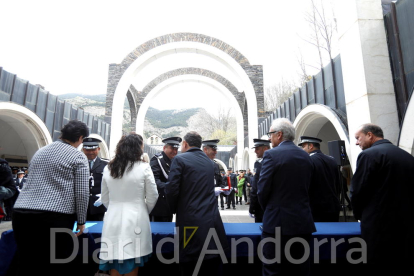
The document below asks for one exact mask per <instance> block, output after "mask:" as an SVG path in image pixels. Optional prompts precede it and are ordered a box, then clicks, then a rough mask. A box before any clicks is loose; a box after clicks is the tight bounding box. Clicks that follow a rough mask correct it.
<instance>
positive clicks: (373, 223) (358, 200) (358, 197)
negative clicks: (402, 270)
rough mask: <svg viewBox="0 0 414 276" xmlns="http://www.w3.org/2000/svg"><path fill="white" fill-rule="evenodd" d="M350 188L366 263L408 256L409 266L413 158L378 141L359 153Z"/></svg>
mask: <svg viewBox="0 0 414 276" xmlns="http://www.w3.org/2000/svg"><path fill="white" fill-rule="evenodd" d="M351 185H352V186H351V203H352V207H353V209H354V215H355V218H356V219H358V220H361V235H362V238H363V239H365V241H366V242H367V249H368V252H367V253H368V254H367V257H368V262H369V261H371V260H373V259H375V260H378V259H380V260H381V258H384V256H385V260H387V261H389V259H390V258H391V257H392V256H393V255H397V256H400V258H401V257H402V256H409V255H411V259H410V260H403V262H405V263H407V264H409V263H411V262H412V260H413V257H414V256H413V253H412V252H413V248H414V244H413V238H412V233H413V229H414V228H413V227H414V201H413V199H412V197H413V195H414V157H413V156H411V155H410V154H409V153H407V152H406V151H404V150H402V149H400V148H398V147H396V146H394V145H393V144H392V143H391V142H390V141H388V140H386V139H383V140H379V141H377V142H375V143H374V144H373V145H372V146H371V147H370V148H368V149H366V150H364V151H362V152H361V153H360V154H359V156H358V159H357V167H356V171H355V174H354V176H353V178H352V184H351ZM387 258H388V259H387ZM401 259H402V258H401ZM411 267H412V266H411ZM407 275H408V274H407Z"/></svg>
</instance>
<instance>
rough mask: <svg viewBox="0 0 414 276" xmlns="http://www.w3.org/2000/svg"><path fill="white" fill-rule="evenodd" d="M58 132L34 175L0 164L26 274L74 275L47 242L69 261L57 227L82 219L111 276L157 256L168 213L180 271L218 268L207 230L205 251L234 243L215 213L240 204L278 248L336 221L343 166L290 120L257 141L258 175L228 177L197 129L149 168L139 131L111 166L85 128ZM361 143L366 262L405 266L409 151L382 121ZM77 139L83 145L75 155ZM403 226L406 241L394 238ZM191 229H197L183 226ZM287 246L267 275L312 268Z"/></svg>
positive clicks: (1, 190) (357, 181)
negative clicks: (158, 231)
mask: <svg viewBox="0 0 414 276" xmlns="http://www.w3.org/2000/svg"><path fill="white" fill-rule="evenodd" d="M61 133H62V135H61V137H60V139H59V140H57V141H56V142H54V143H52V144H50V145H48V146H45V147H43V148H41V149H40V150H38V151H37V152H36V154H35V155H34V156H33V158H32V160H31V162H30V166H29V172H30V175H29V176H28V177H25V176H24V174H23V172H22V171H16V172H15V174H16V177H15V178H13V175H12V174H13V173H12V170H11V169H12V168H10V167H9V166H8V163H7V161H6V160H3V159H0V174H1V178H0V180H1V183H0V202H2V203H4V202H5V201H7V200H10V199H11V200H14V201H15V202H13V203H14V209H13V210H12V212H10V210H9V213H12V224H13V229H14V236H15V240H16V244H17V249H18V258H19V261H20V264H21V265H19V272H18V273H19V275H28V274H30V273H31V272H32V269H33V267H41V268H42V274H43V275H64V274H67V275H70V274H73V273H74V272H73V271H71V266H70V263H68V264H62V263H54V262H51V259H50V254H51V252H50V248H51V246H52V247H54V248H55V249H54V250H55V251H54V252H55V254H56V258H61V259H62V258H63V259H64V258H67V256H69V255H70V254H71V252H72V251H73V240H72V237H70V236H69V235H67V234H66V235H65V234H64V233H61V234H60V235H59V234H58V235H57V236H56V239H55V240H54V241H53V242H52V241H51V229H55V228H64V229H68V230H72V229H73V228H74V226H75V223H76V229H77V232H76V235H77V236H80V235H81V234H82V233H83V231H84V230H85V222H86V221H87V220H88V221H100V220H103V230H102V240H105V243H102V245H101V254H100V259H101V261H100V264H99V268H100V270H101V271H109V272H110V274H111V275H121V274H124V275H137V274H138V270H139V267H142V266H144V265H145V263H146V262H148V260H150V258H151V256H152V252H153V248H152V240H151V225H150V221H153V222H171V221H172V219H173V214H175V215H176V220H175V225H176V227H177V233H176V234H177V235H178V237H179V240H180V241H186V242H180V243H179V267H180V271H181V274H182V275H193V272H194V271H195V270H196V271H197V272H198V275H214V274H217V271H218V269H219V267H220V266H221V259H220V256H219V253H217V254H208V255H203V261H202V264H201V267H199V266H198V261H199V258H200V254H202V250H203V246H204V243H205V241H206V239H207V237H208V236H209V235H211V233H210V232H211V231H214V234H215V237H217V240H216V239H211V240H210V242H209V243H208V245H207V249H208V250H213V251H214V250H215V251H214V252H218V249H219V248H220V249H221V250H224V251H226V250H228V249H229V245H228V242H227V237H226V233H225V229H224V226H223V222H222V219H221V216H220V213H219V209H220V208H221V209H222V210H223V209H224V207H225V205H227V208H226V209H231V208H233V209H235V208H236V205H238V204H240V205H241V204H242V199H244V204H245V205H249V213H250V216H251V217H253V218H254V220H255V222H258V223H262V239H263V240H264V239H268V238H274V237H275V235H277V234H280V243H281V246H282V248H284V247H285V245H286V244H288V243H289V242H290V241H291V240H292V239H301V240H304V241H307V242H308V243H310V240H311V237H312V233H313V232H315V231H316V227H315V222H338V220H339V215H340V206H341V204H340V202H339V197H338V187H340V185H341V183H339V182H340V179H341V177H342V175H341V173H340V170H339V169H340V168H339V166H338V165H337V164H336V162H335V161H334V159H333V158H332V157H330V156H328V155H325V154H324V153H322V151H321V150H320V144H321V142H322V140H321V139H320V138H318V137H311V136H302V137H300V139H299V140H300V141H299V144H298V145H295V144H294V142H293V141H294V140H295V129H294V127H293V125H292V123H291V122H290V121H289V120H287V119H276V120H275V121H274V122H273V124H272V125H271V127H270V130H269V132H268V137H269V139H254V140H253V142H254V147H253V148H254V151H255V153H256V156H257V160H256V162H255V164H254V169H253V172H250V169H248V170H247V171H246V170H239V171H236V173H233V171H232V168H228V170H227V171H226V173H225V174H224V173H220V167H219V165H218V164H217V163H216V162H215V157H216V154H217V147H218V143H219V140H218V139H214V140H204V141H203V140H202V137H201V136H200V135H199V134H198V133H197V132H194V131H191V132H188V133H187V134H186V135H185V136H184V137H183V138H180V137H169V138H166V139H164V140H163V143H164V147H163V150H162V151H161V152H160V153H158V154H156V155H154V156H153V157H152V158H151V160H150V162H149V163H147V162H145V161H144V160H143V159H142V156H143V146H144V144H143V138H142V137H141V136H140V135H138V134H135V133H130V134H128V135H126V136H123V137H122V138H121V140H120V141H119V143H118V145H117V147H116V151H115V157H114V158H113V159H112V160H111V161H109V162H108V161H106V160H103V159H101V158H99V157H98V154H99V150H100V148H99V143H100V142H101V141H100V140H99V139H96V138H92V137H89V131H88V128H87V126H86V125H85V124H84V123H82V122H80V121H76V120H74V121H70V122H69V123H68V124H66V125H65V126H64V127H63V129H62V130H61ZM355 139H356V141H357V143H356V145H359V146H360V147H361V149H362V152H361V154H360V155H359V156H358V161H357V168H356V171H355V174H354V177H353V179H352V185H351V195H352V197H351V203H352V207H353V210H354V215H355V218H356V219H358V220H360V221H361V234H362V238H363V239H364V240H365V241H366V243H367V249H368V251H367V256H368V265H369V268H370V269H373V270H375V271H376V274H377V275H382V274H381V273H384V272H385V271H387V269H388V268H390V267H393V268H394V269H395V271H400V269H401V271H408V270H407V269H412V268H410V267H409V266H408V264H409V260H410V258H411V257H412V254H413V253H412V248H414V247H413V246H414V243H413V239H412V238H411V229H412V226H414V214H413V212H414V204H413V201H412V200H411V198H410V197H411V195H412V192H413V189H414V188H413V185H412V184H413V183H414V157H413V156H411V155H410V154H408V153H406V152H404V151H403V150H401V149H399V148H398V147H396V146H394V145H392V144H391V143H390V142H389V141H388V140H386V139H384V136H383V133H382V130H381V128H380V127H379V126H376V125H373V124H365V125H362V126H361V128H360V129H358V131H357V133H356V134H355ZM81 144H83V150H82V152H81V151H78V150H77V148H78V147H79V146H80V145H81ZM180 144H181V146H180ZM180 147H181V154H179V155H177V153H178V149H179V148H180ZM13 172H14V171H13ZM1 207H2V209H0V210H6V212H7V209H5V207H4V205H2V206H1ZM0 215H1V212H0ZM33 225H36V227H33ZM396 225H398V229H399V231H400V233H399V234H401V240H400V241H399V242H398V241H397V242H396V241H394V240H392V238H391V237H392V235H391V231H392V229H393V227H397V226H396ZM195 226H196V227H197V229H196V231H194V232H193V233H188V232H186V231H185V229H186V227H195ZM137 235H138V236H139V241H138V240H137V239H136V238H137ZM189 235H191V237H190V236H189ZM125 241H128V243H127V244H125ZM217 241H218V244H217ZM403 241H404V242H403ZM204 249H205V248H204ZM304 251H305V247H304V246H302V245H301V243H295V244H293V245H292V246H291V247H290V256H291V257H292V258H293V259H296V260H297V259H300V258H301V257H302V256H304V254H305V252H304ZM281 252H282V253H281V254H282V256H281V261H280V262H266V263H263V267H262V273H263V275H309V271H310V260H309V259H307V260H305V261H303V262H301V263H299V264H298V263H291V262H289V261H288V259H287V257H286V252H285V251H284V250H282V251H281ZM394 252H399V254H398V257H397V254H393V253H394ZM263 256H264V257H265V258H266V259H267V260H274V259H275V258H276V248H275V246H274V244H272V243H265V244H264V247H263ZM23 264H24V265H23Z"/></svg>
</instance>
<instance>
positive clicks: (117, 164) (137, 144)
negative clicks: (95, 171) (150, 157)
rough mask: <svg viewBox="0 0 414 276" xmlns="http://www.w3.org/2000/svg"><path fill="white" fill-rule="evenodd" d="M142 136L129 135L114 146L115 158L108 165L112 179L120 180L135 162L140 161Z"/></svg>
mask: <svg viewBox="0 0 414 276" xmlns="http://www.w3.org/2000/svg"><path fill="white" fill-rule="evenodd" d="M143 142H144V141H143V139H142V136H141V135H139V134H129V135H127V136H122V138H121V140H120V141H119V142H118V145H116V150H115V158H114V159H112V160H111V161H110V162H109V163H108V168H109V170H110V173H111V176H112V177H113V178H122V176H124V173H125V171H130V170H132V168H133V167H134V164H135V162H138V161H143V160H142V154H143V151H142V148H141V147H142V145H143Z"/></svg>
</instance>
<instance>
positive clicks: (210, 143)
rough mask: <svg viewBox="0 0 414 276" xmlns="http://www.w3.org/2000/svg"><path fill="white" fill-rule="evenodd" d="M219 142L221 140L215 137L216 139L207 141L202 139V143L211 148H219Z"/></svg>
mask: <svg viewBox="0 0 414 276" xmlns="http://www.w3.org/2000/svg"><path fill="white" fill-rule="evenodd" d="M218 142H220V140H219V139H214V140H205V141H202V142H201V143H203V146H208V147H210V148H213V149H217V143H218Z"/></svg>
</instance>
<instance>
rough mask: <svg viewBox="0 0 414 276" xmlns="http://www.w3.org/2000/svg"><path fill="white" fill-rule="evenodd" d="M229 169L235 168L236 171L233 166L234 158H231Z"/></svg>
mask: <svg viewBox="0 0 414 276" xmlns="http://www.w3.org/2000/svg"><path fill="white" fill-rule="evenodd" d="M229 168H233V169H234V166H233V157H230V159H229Z"/></svg>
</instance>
